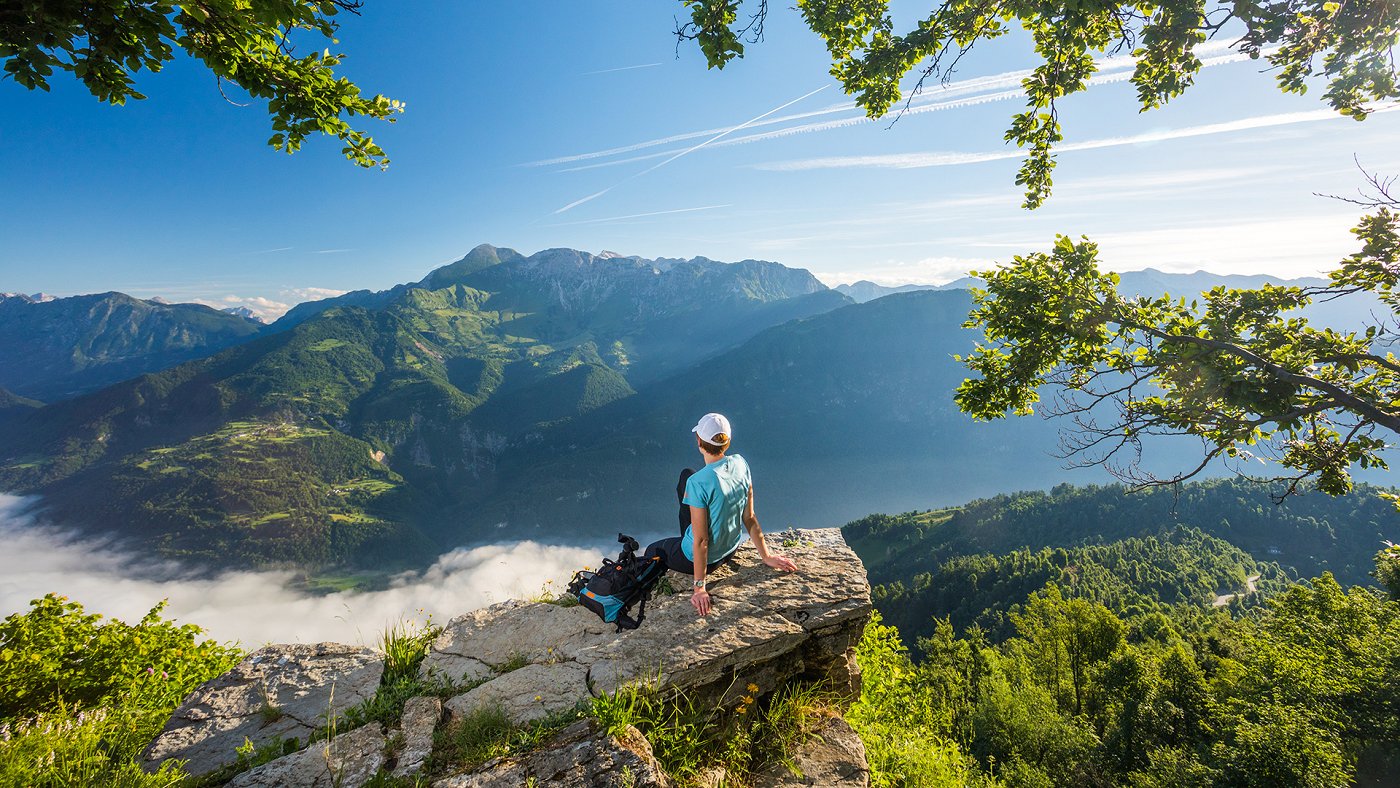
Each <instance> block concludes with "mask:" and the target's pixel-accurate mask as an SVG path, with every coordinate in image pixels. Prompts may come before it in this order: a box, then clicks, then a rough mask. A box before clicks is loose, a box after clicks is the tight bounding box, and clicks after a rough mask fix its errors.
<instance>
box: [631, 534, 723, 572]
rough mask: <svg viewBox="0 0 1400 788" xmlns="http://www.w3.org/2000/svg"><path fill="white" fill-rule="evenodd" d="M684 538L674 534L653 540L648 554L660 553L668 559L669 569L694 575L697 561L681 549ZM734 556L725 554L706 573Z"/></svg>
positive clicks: (663, 557)
mask: <svg viewBox="0 0 1400 788" xmlns="http://www.w3.org/2000/svg"><path fill="white" fill-rule="evenodd" d="M684 539H685V537H683V536H672V537H670V538H668V539H662V540H660V541H656V542H652V543H651V544H650V545H649V546H648V547H647V555H656V554H658V553H659V554H660V555H661V557H662V559H663V560H665V561H666V568H667V569H670V570H672V571H674V572H680V573H681V574H686V575H692V576H693V575H694V574H695V561H694V560H692V559H690V558H686V557H685V553H684V552H682V551H681V542H682V540H684ZM733 557H734V554H733V553H730V554H729V555H727V556H724V557H723V558H721V559H719V560H718V561H715V562H714V563H712V564H710V565H709V567H708V568H706V570H705V572H706V574H708V573H710V572H713V571H714V570H716V569H718V568H719V567H721V566H724V565H725V564H726V563H728V562H729V559H731V558H733Z"/></svg>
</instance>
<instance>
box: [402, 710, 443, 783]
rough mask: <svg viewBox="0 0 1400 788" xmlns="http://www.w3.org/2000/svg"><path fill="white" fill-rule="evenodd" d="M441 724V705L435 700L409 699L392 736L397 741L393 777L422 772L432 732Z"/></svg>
mask: <svg viewBox="0 0 1400 788" xmlns="http://www.w3.org/2000/svg"><path fill="white" fill-rule="evenodd" d="M441 721H442V701H441V700H439V699H437V698H410V699H409V700H408V702H407V703H405V704H404V707H403V721H402V723H400V726H399V729H398V730H397V731H395V732H394V735H395V738H397V739H398V740H399V742H400V743H399V747H398V757H397V758H396V761H397V763H395V765H394V772H393V774H394V776H395V777H414V776H416V775H417V774H418V773H419V772H421V771H423V766H424V765H425V764H426V763H427V761H428V756H429V755H431V754H432V752H433V732H434V731H436V730H437V726H438V723H439V722H441Z"/></svg>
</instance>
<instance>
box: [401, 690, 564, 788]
mask: <svg viewBox="0 0 1400 788" xmlns="http://www.w3.org/2000/svg"><path fill="white" fill-rule="evenodd" d="M582 718H583V710H582V708H581V707H580V708H576V709H570V710H568V711H562V712H556V713H554V714H551V715H549V716H548V717H545V718H543V719H539V720H535V721H534V722H530V723H526V724H524V725H516V724H513V723H511V721H510V719H509V718H508V717H506V714H505V712H504V711H502V710H501V709H500V708H499V707H495V706H487V707H482V708H480V709H477V710H476V711H473V712H471V713H470V714H466V715H463V716H461V717H458V718H456V719H454V720H453V721H452V722H451V723H449V724H448V725H446V726H443V727H440V728H438V730H437V732H436V733H434V734H433V752H432V754H431V755H430V756H429V757H428V762H427V764H426V766H425V769H424V771H425V772H426V773H427V774H429V775H434V776H442V775H445V774H451V773H457V772H462V771H467V770H470V769H473V768H475V767H477V766H480V765H481V764H483V763H485V762H487V761H489V760H491V759H492V758H499V757H502V756H506V755H520V754H523V753H527V752H529V751H531V750H533V749H535V748H537V747H539V746H540V744H541V743H543V742H544V740H545V739H547V738H549V737H550V736H553V735H554V734H555V733H558V732H559V731H560V730H563V729H564V728H565V727H567V726H568V725H569V724H570V723H573V722H576V721H578V720H580V719H582Z"/></svg>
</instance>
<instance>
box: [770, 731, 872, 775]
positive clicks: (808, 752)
mask: <svg viewBox="0 0 1400 788" xmlns="http://www.w3.org/2000/svg"><path fill="white" fill-rule="evenodd" d="M754 785H763V786H774V787H775V788H777V786H783V788H787V787H788V786H799V785H820V786H839V787H840V788H867V786H869V785H870V765H869V763H868V762H867V761H866V758H865V744H864V743H863V742H861V740H860V736H859V735H857V734H856V732H855V731H854V730H852V729H851V726H850V724H848V723H847V722H846V721H845V720H843V719H841V718H840V717H831V718H828V719H827V720H826V721H825V722H824V723H823V724H822V725H821V726H820V727H819V728H817V730H816V731H814V732H813V734H812V736H811V738H809V739H807V741H805V742H803V744H802V745H801V746H800V747H798V749H797V752H796V753H793V756H792V767H789V766H787V765H786V764H781V763H780V764H774V765H773V766H772V767H771V768H769V769H768V770H767V771H765V772H763V773H762V774H760V775H758V776H757V777H756V778H755V779H754Z"/></svg>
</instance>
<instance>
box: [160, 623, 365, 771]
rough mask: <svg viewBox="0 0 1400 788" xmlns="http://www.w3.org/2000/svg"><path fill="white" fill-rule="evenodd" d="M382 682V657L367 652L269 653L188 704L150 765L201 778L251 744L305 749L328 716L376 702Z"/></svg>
mask: <svg viewBox="0 0 1400 788" xmlns="http://www.w3.org/2000/svg"><path fill="white" fill-rule="evenodd" d="M383 674H384V659H383V657H382V655H380V654H379V653H377V652H375V651H374V650H372V649H368V648H363V647H359V646H344V645H341V644H339V643H316V644H311V645H303V644H293V645H276V646H264V647H263V648H260V649H258V650H257V651H254V652H253V653H252V654H249V655H248V656H247V657H245V658H244V659H243V661H242V662H239V663H238V664H237V665H235V666H234V668H233V670H230V671H229V672H228V673H225V674H224V675H222V676H220V677H218V678H216V679H214V680H212V681H210V682H207V683H206V684H204V686H202V687H200V688H199V689H197V690H195V691H194V694H192V695H190V697H188V698H186V699H185V702H184V703H183V704H181V706H180V708H178V709H176V710H175V714H174V715H173V716H171V718H170V721H169V722H168V723H166V725H165V729H164V730H163V731H162V732H161V734H160V735H159V736H157V737H156V740H155V741H154V742H152V743H151V746H150V747H148V748H147V749H146V753H145V760H146V763H147V764H149V765H151V766H156V765H158V764H159V763H160V762H162V761H165V760H167V759H170V758H178V759H180V760H183V761H185V770H186V771H187V772H189V773H190V774H192V775H201V774H207V773H209V772H212V771H215V770H216V769H219V768H221V767H223V766H227V765H228V764H231V763H233V762H234V761H236V760H237V759H238V753H237V748H238V747H239V746H241V745H243V743H244V742H245V741H247V742H252V744H253V745H254V746H255V747H257V746H261V745H267V744H271V743H273V742H277V741H286V740H288V739H298V740H300V741H301V742H306V741H308V740H309V739H310V737H311V735H312V733H314V732H315V731H316V730H317V729H319V728H323V727H325V725H326V720H327V719H328V718H329V717H330V716H337V715H340V714H343V713H344V712H345V710H346V709H349V708H351V707H352V706H355V705H357V704H359V703H361V702H363V701H365V700H367V699H369V698H372V697H374V694H375V692H376V691H377V690H378V688H379V679H380V677H381V676H382V675H383Z"/></svg>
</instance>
